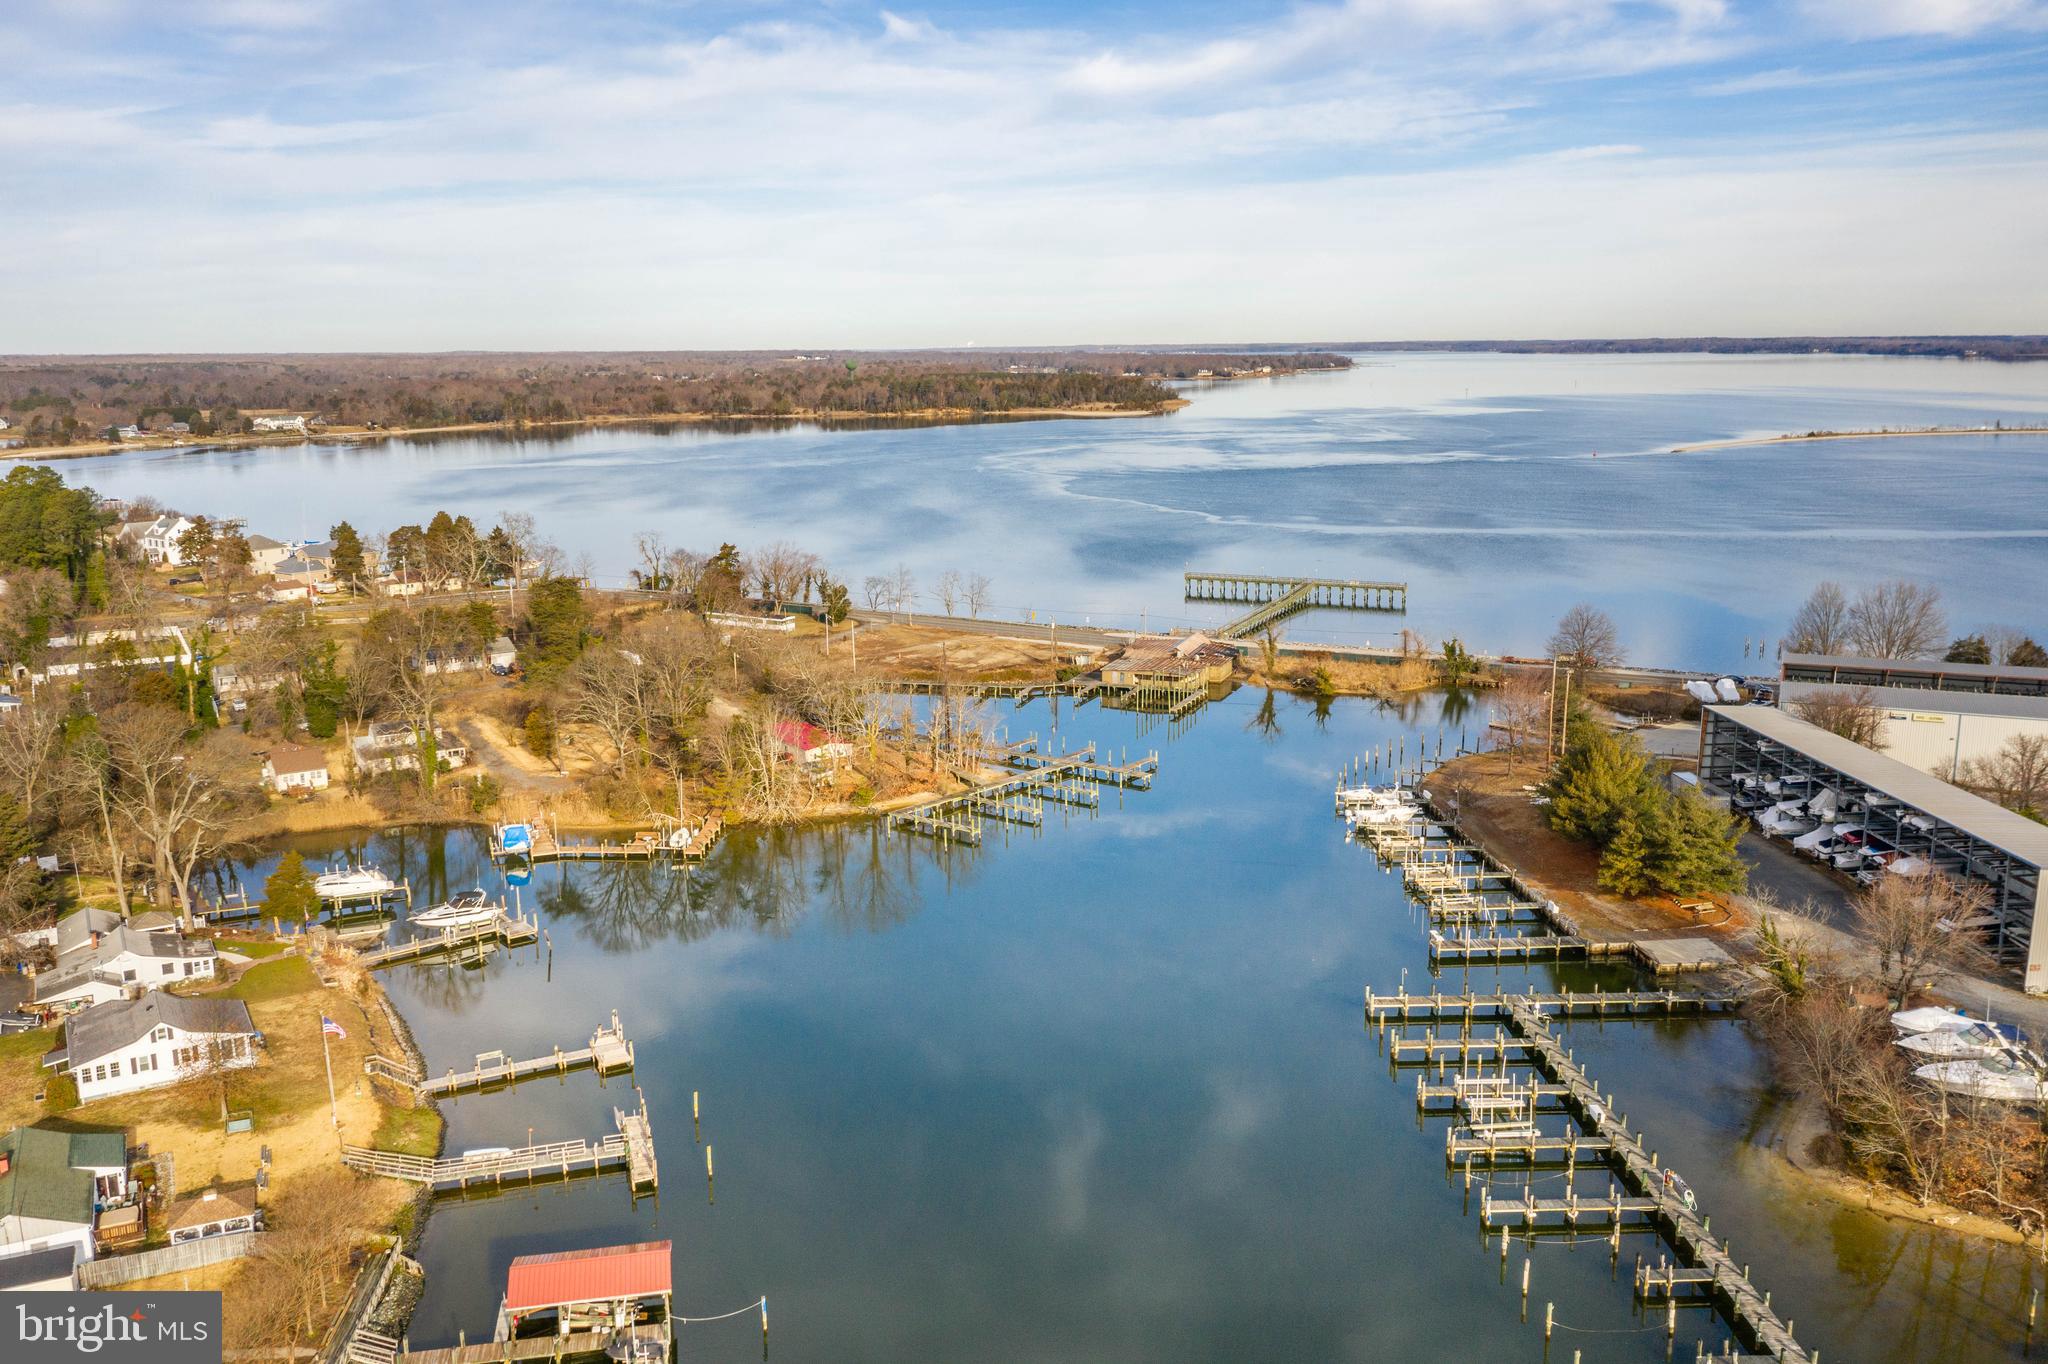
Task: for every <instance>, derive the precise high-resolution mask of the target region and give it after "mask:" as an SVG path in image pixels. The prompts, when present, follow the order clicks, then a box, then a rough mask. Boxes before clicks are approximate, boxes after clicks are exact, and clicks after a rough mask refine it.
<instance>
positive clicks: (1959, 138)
mask: <svg viewBox="0 0 2048 1364" xmlns="http://www.w3.org/2000/svg"><path fill="white" fill-rule="evenodd" d="M0 54H4V56H0V71H4V79H0V168H4V169H0V261H4V264H0V280H4V281H5V287H4V289H0V350H4V351H9V352H23V351H130V350H279V349H305V350H311V349H356V350H361V349H403V350H418V349H452V348H472V347H473V348H493V349H507V348H554V347H576V348H585V347H591V348H647V347H722V346H785V345H787V346H801V345H813V346H857V345H871V346H893V345H962V344H969V343H978V344H1003V343H1012V344H1023V343H1059V342H1116V341H1128V342H1145V341H1216V342H1228V341H1240V340H1289V339H1310V340H1338V339H1356V338H1368V339H1398V338H1419V337H1429V338H1436V337H1469V336H1612V335H1639V334H1665V335H1671V334H1698V333H1724V334H1726V333H1734V334H1768V333H1807V332H1829V333H1847V332H1997V331H2017V330H2039V329H2041V328H2042V327H2043V326H2044V325H2048V324H2044V319H2048V269H2044V268H2043V266H2042V261H2043V255H2044V247H2048V0H1803V2H1800V3H1791V4H1784V5H1768V6H1766V5H1751V4H1745V3H1739V0H1661V2H1659V3H1604V2H1603V0H1351V2H1349V3H1346V2H1344V0H1336V2H1335V3H1304V4H1297V5H1291V6H1254V5H1244V4H1232V5H1226V4H1218V3H1212V2H1211V0H1193V3H1180V4H1173V5H1166V4H1153V3H1137V2H1136V0H1116V2H1114V3H1110V4H1104V5H1086V4H1057V5H1052V4H1048V5H1033V4H1023V3H1009V4H970V5H945V6H938V7H917V6H913V5H908V4H905V5H902V6H899V7H895V8H878V7H875V6H872V5H867V4H859V3H850V2H840V3H822V4H818V3H806V4H778V3H728V4H699V3H658V2H657V0H607V2H606V3H597V2H595V0H580V2H576V3H571V2H569V0H561V2H559V3H548V2H545V0H413V2H412V3H409V4H404V5H386V4H372V3H345V2H344V0H215V2H214V3H200V2H199V0H13V3H11V4H9V5H7V6H6V7H5V8H4V10H0Z"/></svg>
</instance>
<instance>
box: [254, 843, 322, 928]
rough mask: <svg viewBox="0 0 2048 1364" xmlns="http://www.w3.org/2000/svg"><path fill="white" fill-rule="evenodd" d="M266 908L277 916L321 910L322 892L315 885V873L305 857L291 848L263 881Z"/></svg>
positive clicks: (306, 916) (308, 916) (294, 916)
mask: <svg viewBox="0 0 2048 1364" xmlns="http://www.w3.org/2000/svg"><path fill="white" fill-rule="evenodd" d="M263 909H264V912H265V913H266V914H269V915H270V916H272V917H273V918H278V919H311V918H316V917H318V915H319V913H320V896H319V894H318V893H317V892H316V891H314V889H313V875H312V873H311V872H309V871H307V870H306V859H305V858H303V857H301V856H299V855H298V854H297V853H296V852H288V853H286V854H285V855H284V856H283V857H282V858H280V859H279V860H278V864H277V870H276V871H273V872H272V873H270V879H269V880H267V881H265V882H264V883H263Z"/></svg>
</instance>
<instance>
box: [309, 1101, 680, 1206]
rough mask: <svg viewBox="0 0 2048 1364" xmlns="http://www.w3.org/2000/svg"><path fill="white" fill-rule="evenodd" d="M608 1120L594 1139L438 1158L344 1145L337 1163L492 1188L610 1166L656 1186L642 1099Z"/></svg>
mask: <svg viewBox="0 0 2048 1364" xmlns="http://www.w3.org/2000/svg"><path fill="white" fill-rule="evenodd" d="M612 1123H613V1126H614V1128H615V1130H614V1131H613V1132H612V1133H611V1134H610V1135H608V1136H604V1137H600V1138H599V1139H598V1140H597V1141H595V1142H592V1141H588V1140H585V1139H582V1138H578V1139H576V1140H574V1141H552V1142H541V1143H528V1144H527V1145H525V1146H509V1147H489V1148H485V1149H481V1150H475V1151H469V1152H466V1153H464V1154H462V1155H459V1156H449V1157H445V1158H442V1159H438V1160H437V1159H432V1158H429V1157H426V1156H414V1155H406V1154H403V1153H401V1152H397V1151H379V1150H376V1149H375V1148H373V1147H367V1146H344V1147H342V1148H341V1163H342V1164H344V1165H346V1166H348V1167H349V1168H350V1169H351V1170H359V1171H361V1172H362V1173H364V1174H369V1175H382V1176H383V1177H385V1178H387V1179H402V1180H405V1181H407V1182H408V1183H413V1184H423V1185H425V1186H426V1187H428V1188H430V1189H436V1190H443V1189H448V1190H466V1189H469V1188H471V1187H472V1186H475V1185H483V1186H486V1187H496V1186H499V1185H502V1184H504V1183H505V1182H507V1181H508V1180H509V1181H512V1182H514V1183H520V1182H526V1181H531V1180H535V1179H545V1178H548V1177H550V1176H560V1177H563V1178H567V1177H568V1176H570V1175H572V1174H575V1173H577V1172H579V1171H581V1172H585V1173H592V1174H595V1173H599V1172H602V1171H605V1170H613V1169H623V1170H625V1171H626V1172H627V1175H628V1177H629V1178H630V1180H631V1182H632V1186H633V1190H634V1192H635V1193H636V1194H637V1193H639V1192H640V1191H641V1190H643V1189H652V1188H654V1187H656V1185H657V1183H658V1179H659V1173H658V1167H657V1166H656V1164H655V1158H654V1131H653V1127H652V1125H651V1124H650V1123H649V1121H648V1117H647V1101H646V1100H645V1099H644V1098H643V1099H641V1101H640V1104H639V1106H638V1108H636V1109H635V1110H634V1111H633V1112H630V1113H629V1112H627V1111H625V1110H624V1109H619V1108H614V1109H613V1110H612Z"/></svg>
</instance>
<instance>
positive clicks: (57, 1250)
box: [0, 1246, 78, 1292]
mask: <svg viewBox="0 0 2048 1364" xmlns="http://www.w3.org/2000/svg"><path fill="white" fill-rule="evenodd" d="M77 1272H78V1251H77V1249H76V1248H75V1247H72V1246H51V1247H50V1248H49V1249H48V1250H32V1251H30V1252H29V1253H28V1254H26V1255H8V1256H5V1257H0V1292H5V1291H7V1290H9V1289H17V1288H20V1287H22V1286H23V1285H24V1284H39V1283H48V1282H49V1281H50V1280H52V1279H63V1278H68V1277H70V1276H71V1275H73V1274H76V1273H77Z"/></svg>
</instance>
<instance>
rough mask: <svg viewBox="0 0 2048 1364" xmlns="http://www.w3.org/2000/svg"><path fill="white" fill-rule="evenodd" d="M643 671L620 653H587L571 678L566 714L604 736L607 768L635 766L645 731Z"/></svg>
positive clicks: (608, 650)
mask: <svg viewBox="0 0 2048 1364" xmlns="http://www.w3.org/2000/svg"><path fill="white" fill-rule="evenodd" d="M648 710H649V707H648V696H647V678H646V669H645V667H644V666H643V665H642V664H641V662H640V661H639V660H638V658H637V657H635V656H633V655H630V654H628V653H627V652H625V651H624V650H621V649H614V648H610V647H605V646H600V647H597V648H591V649H586V650H584V651H583V655H582V657H580V658H578V659H577V660H576V665H575V667H574V668H573V669H572V670H571V672H570V674H569V702H568V707H567V712H566V713H567V715H568V718H569V719H571V720H574V721H576V722H577V723H579V724H585V725H589V726H590V727H591V728H592V729H595V730H596V731H597V732H598V733H599V734H601V735H603V736H604V740H605V742H606V743H607V744H608V745H609V746H610V748H611V751H612V758H611V765H612V766H613V768H615V769H617V768H623V767H627V766H630V765H637V764H638V762H639V760H640V757H641V755H642V752H643V748H642V740H643V737H644V736H645V735H646V733H647V729H648V723H649V720H648Z"/></svg>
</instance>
